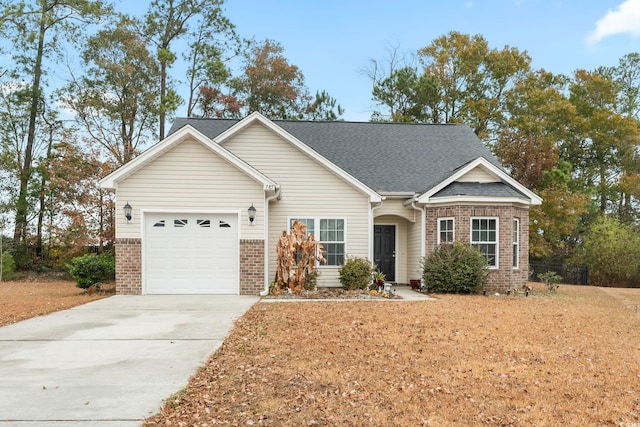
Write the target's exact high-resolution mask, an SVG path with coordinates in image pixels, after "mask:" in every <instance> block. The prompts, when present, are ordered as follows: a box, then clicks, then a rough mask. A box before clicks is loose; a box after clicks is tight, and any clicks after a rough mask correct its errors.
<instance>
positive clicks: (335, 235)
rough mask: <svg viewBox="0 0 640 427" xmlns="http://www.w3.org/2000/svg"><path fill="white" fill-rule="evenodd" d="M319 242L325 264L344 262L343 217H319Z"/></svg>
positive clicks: (340, 263)
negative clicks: (323, 251)
mask: <svg viewBox="0 0 640 427" xmlns="http://www.w3.org/2000/svg"><path fill="white" fill-rule="evenodd" d="M320 243H322V246H324V250H325V254H324V257H325V258H326V259H327V265H342V264H344V219H337V218H336V219H321V220H320Z"/></svg>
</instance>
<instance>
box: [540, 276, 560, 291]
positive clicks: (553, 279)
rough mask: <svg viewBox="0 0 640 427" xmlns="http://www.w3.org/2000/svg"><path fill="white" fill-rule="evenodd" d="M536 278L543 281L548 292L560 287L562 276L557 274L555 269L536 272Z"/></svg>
mask: <svg viewBox="0 0 640 427" xmlns="http://www.w3.org/2000/svg"><path fill="white" fill-rule="evenodd" d="M538 279H539V280H540V281H541V282H542V283H544V285H545V286H546V287H547V290H548V291H549V292H555V291H557V290H558V288H559V287H560V282H562V276H558V275H557V274H556V272H555V271H547V272H546V273H540V274H538Z"/></svg>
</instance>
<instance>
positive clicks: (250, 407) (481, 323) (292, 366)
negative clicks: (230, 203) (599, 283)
mask: <svg viewBox="0 0 640 427" xmlns="http://www.w3.org/2000/svg"><path fill="white" fill-rule="evenodd" d="M635 291H636V292H635V293H633V292H632V293H631V296H629V295H627V294H625V302H624V304H622V303H621V301H620V300H618V299H616V298H613V297H611V296H608V294H607V293H605V292H603V291H602V290H599V289H597V288H590V287H589V288H587V287H568V286H563V287H562V288H561V291H560V292H561V293H560V294H558V295H557V296H553V297H545V298H540V297H536V298H532V297H529V298H524V297H522V298H520V297H508V298H505V297H501V298H495V297H481V296H455V295H445V296H441V297H440V298H439V300H438V301H394V302H390V301H381V302H375V301H367V302H363V301H352V302H340V303H335V302H301V303H269V304H260V303H259V304H256V305H255V306H254V307H253V308H252V309H251V310H250V311H249V312H248V313H247V314H246V315H245V316H244V317H243V318H242V319H240V320H239V321H238V322H237V323H236V326H235V328H234V330H233V331H232V333H231V335H230V336H229V337H228V338H227V339H226V340H225V342H224V344H223V346H222V347H221V348H220V350H219V351H218V352H216V353H215V354H214V355H213V356H212V357H211V358H210V360H209V361H208V362H207V364H206V365H205V366H204V367H203V369H201V370H200V372H198V373H196V375H194V377H193V378H192V380H191V382H190V384H189V386H188V387H187V388H186V389H185V390H184V392H183V393H182V394H181V399H180V402H178V403H177V404H169V403H171V402H168V404H166V405H165V406H164V407H163V409H162V411H161V413H160V414H158V415H156V416H155V417H152V418H151V419H149V420H147V421H146V423H145V426H147V427H151V426H163V425H176V426H181V425H184V426H212V425H234V426H235V425H260V426H271V425H273V426H276V425H278V426H279V425H296V426H298V425H301V426H302V425H347V426H348V425H353V426H355V425H358V426H359V425H437V426H447V425H478V424H484V425H512V426H519V425H559V424H569V425H606V424H612V423H614V424H615V423H625V422H628V423H631V422H635V423H637V422H638V421H639V420H640V410H639V400H638V398H637V396H639V395H640V384H639V383H638V378H639V376H640V351H639V348H638V344H637V343H638V342H639V341H640V316H637V315H636V314H635V313H634V312H633V311H632V310H629V309H625V307H624V306H630V305H632V304H630V303H629V301H631V300H634V301H636V302H637V301H640V290H635ZM634 298H635V299H634Z"/></svg>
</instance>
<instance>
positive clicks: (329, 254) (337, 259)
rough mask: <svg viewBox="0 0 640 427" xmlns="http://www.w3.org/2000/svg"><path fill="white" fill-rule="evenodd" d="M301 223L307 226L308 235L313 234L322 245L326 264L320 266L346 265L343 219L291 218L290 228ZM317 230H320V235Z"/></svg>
mask: <svg viewBox="0 0 640 427" xmlns="http://www.w3.org/2000/svg"><path fill="white" fill-rule="evenodd" d="M294 221H299V222H302V223H304V224H305V225H306V226H307V235H308V234H313V236H314V237H315V238H316V240H318V241H320V243H322V246H323V248H324V257H325V258H326V259H327V263H326V264H320V266H324V265H329V266H338V265H342V264H344V253H345V243H346V242H345V236H346V233H345V220H344V219H343V218H290V219H289V228H291V227H293V222H294ZM315 230H320V232H319V233H318V234H316V233H315Z"/></svg>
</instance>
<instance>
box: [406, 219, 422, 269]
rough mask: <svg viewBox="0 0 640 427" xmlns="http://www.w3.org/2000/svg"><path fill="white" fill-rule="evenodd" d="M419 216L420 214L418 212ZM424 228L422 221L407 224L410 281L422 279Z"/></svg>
mask: <svg viewBox="0 0 640 427" xmlns="http://www.w3.org/2000/svg"><path fill="white" fill-rule="evenodd" d="M416 214H417V215H420V212H417V211H416ZM421 233H422V227H421V221H416V222H413V223H411V222H410V223H408V224H407V275H408V279H409V280H412V279H418V280H419V279H421V278H422V271H421V261H422V250H421V245H422V239H421Z"/></svg>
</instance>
